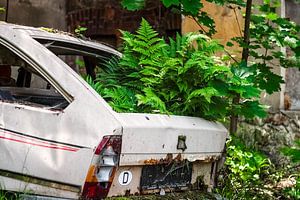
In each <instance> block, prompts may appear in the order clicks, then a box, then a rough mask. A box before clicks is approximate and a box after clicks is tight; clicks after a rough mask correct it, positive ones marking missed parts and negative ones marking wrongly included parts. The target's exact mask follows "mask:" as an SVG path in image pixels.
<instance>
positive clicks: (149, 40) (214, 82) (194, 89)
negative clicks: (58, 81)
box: [87, 19, 264, 120]
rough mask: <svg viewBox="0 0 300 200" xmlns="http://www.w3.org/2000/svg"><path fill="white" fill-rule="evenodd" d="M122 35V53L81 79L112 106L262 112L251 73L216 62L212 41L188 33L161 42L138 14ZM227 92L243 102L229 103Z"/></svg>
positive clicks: (201, 113)
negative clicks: (138, 22)
mask: <svg viewBox="0 0 300 200" xmlns="http://www.w3.org/2000/svg"><path fill="white" fill-rule="evenodd" d="M122 34H123V37H122V39H123V45H122V51H123V56H122V57H121V58H112V59H111V60H109V61H107V62H106V63H105V64H104V65H103V66H99V67H101V69H100V70H98V71H99V72H98V73H97V78H96V83H95V82H93V81H92V80H91V79H90V78H88V79H87V81H88V82H89V84H90V85H91V86H92V87H93V88H94V89H95V90H96V91H97V92H98V93H99V94H101V95H102V96H103V97H104V98H105V99H106V100H107V101H108V102H109V104H110V105H111V106H112V107H113V109H114V110H116V111H118V112H149V113H157V112H159V113H168V114H178V115H188V116H197V117H204V118H206V119H210V120H223V119H224V118H225V117H227V116H229V115H230V114H231V113H232V112H236V113H241V114H244V116H246V117H253V116H252V115H251V113H255V112H253V110H255V109H257V110H258V111H259V115H261V116H262V114H263V112H264V110H263V108H262V107H261V106H260V104H258V102H257V101H256V99H257V97H258V95H257V94H259V90H257V89H255V86H254V85H253V83H252V80H251V79H250V78H251V76H247V77H245V76H244V73H243V72H242V71H241V70H240V69H245V68H243V66H231V67H229V66H226V65H225V64H224V63H222V61H221V60H222V59H221V58H218V57H217V56H216V55H215V54H216V52H218V51H222V46H221V45H219V44H218V43H217V42H216V41H214V40H211V39H209V38H207V37H206V36H205V35H202V34H197V33H189V34H186V35H183V36H181V35H180V34H177V36H176V38H175V39H171V38H169V42H166V41H165V40H164V39H163V38H160V37H159V36H158V33H157V32H156V31H155V30H153V28H152V27H151V26H150V24H149V23H148V22H147V21H146V20H144V19H143V20H142V22H141V26H140V28H139V29H138V30H137V32H136V33H134V34H133V33H129V32H126V31H123V32H122ZM233 93H239V94H240V96H241V97H242V98H244V100H245V101H244V102H243V103H241V104H240V105H233V104H232V98H233V96H232V94H233ZM255 98H256V99H255Z"/></svg>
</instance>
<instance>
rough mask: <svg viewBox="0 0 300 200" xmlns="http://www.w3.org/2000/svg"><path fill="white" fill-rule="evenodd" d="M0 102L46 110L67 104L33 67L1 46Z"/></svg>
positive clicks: (61, 107)
mask: <svg viewBox="0 0 300 200" xmlns="http://www.w3.org/2000/svg"><path fill="white" fill-rule="evenodd" d="M0 101H6V102H11V103H18V104H26V105H30V106H35V107H43V108H48V109H63V108H65V107H67V106H68V104H69V103H68V102H67V101H66V100H65V99H64V98H63V96H62V95H60V94H59V93H58V92H57V91H56V90H55V89H54V87H52V85H51V84H50V83H49V82H48V81H47V80H46V79H45V78H44V77H43V76H42V75H40V74H39V73H38V72H37V71H36V70H35V69H34V68H33V67H31V66H30V65H29V64H27V63H26V62H24V61H23V60H22V59H20V58H19V56H17V55H16V54H14V53H13V52H12V51H10V50H9V49H8V48H6V47H5V46H3V45H1V44H0Z"/></svg>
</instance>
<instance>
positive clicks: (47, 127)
mask: <svg viewBox="0 0 300 200" xmlns="http://www.w3.org/2000/svg"><path fill="white" fill-rule="evenodd" d="M0 72H1V74H0V84H1V85H0V100H1V101H0V108H1V114H0V131H1V134H0V160H1V161H5V162H0V170H1V171H2V172H6V175H7V176H8V177H18V179H22V178H24V177H25V176H26V177H34V178H36V179H37V180H40V182H42V183H43V184H44V185H51V182H61V183H64V184H69V185H79V186H80V184H81V183H82V182H83V180H84V178H85V172H86V171H87V167H88V166H89V163H90V160H91V156H92V154H93V149H91V148H89V147H85V146H81V145H76V144H72V143H71V142H70V140H69V139H68V138H70V137H72V128H68V126H72V123H71V121H72V120H74V119H72V118H71V117H70V114H69V112H68V111H67V110H68V106H69V105H70V103H72V102H70V101H68V100H67V99H65V97H64V96H62V95H61V94H60V92H59V91H57V90H56V89H55V87H54V86H53V85H51V83H50V82H49V81H48V78H47V77H44V76H43V75H42V74H40V73H39V72H38V71H37V70H36V69H35V68H34V67H33V66H32V65H31V64H30V63H28V62H26V61H25V60H23V59H21V58H20V55H18V54H16V53H15V52H14V49H13V48H12V47H9V46H5V45H3V44H0ZM73 122H74V123H76V122H75V121H73ZM74 136H75V134H74ZM79 172H80V173H79ZM82 172H83V173H82ZM16 174H18V175H20V176H16ZM41 180H43V181H41ZM46 180H47V181H46Z"/></svg>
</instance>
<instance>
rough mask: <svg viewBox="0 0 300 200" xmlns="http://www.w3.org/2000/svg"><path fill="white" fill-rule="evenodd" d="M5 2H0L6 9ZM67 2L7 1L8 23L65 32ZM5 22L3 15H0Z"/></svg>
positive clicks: (39, 0)
mask: <svg viewBox="0 0 300 200" xmlns="http://www.w3.org/2000/svg"><path fill="white" fill-rule="evenodd" d="M6 1H7V0H1V1H0V7H6ZM66 1H67V0H9V7H8V22H10V23H16V24H21V25H28V26H35V27H41V26H43V27H50V28H55V29H59V30H66V28H67V26H66V20H65V16H66ZM0 20H2V21H4V20H5V13H2V14H1V15H0Z"/></svg>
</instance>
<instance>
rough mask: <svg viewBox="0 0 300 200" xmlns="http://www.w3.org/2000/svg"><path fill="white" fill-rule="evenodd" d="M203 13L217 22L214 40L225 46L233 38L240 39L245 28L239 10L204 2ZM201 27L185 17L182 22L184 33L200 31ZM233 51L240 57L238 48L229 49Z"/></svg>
mask: <svg viewBox="0 0 300 200" xmlns="http://www.w3.org/2000/svg"><path fill="white" fill-rule="evenodd" d="M203 5H204V8H203V11H205V12H207V13H208V15H209V16H210V17H212V18H213V19H214V20H215V25H216V31H217V32H216V34H215V35H213V38H214V39H217V40H219V41H220V43H221V44H223V45H225V44H226V42H228V41H229V40H230V38H233V37H239V36H241V35H242V33H241V31H242V30H243V27H244V19H243V16H242V15H241V12H240V11H239V9H238V8H235V11H234V9H230V8H228V7H226V6H224V7H223V6H217V5H216V4H213V3H209V2H203ZM199 29H200V28H199V25H197V23H196V22H195V21H194V20H193V19H191V18H189V17H185V18H184V19H183V21H182V33H187V32H195V31H198V30H199ZM227 49H228V50H231V53H232V54H235V55H236V56H238V57H239V56H240V55H241V54H240V53H241V49H240V48H238V47H237V46H234V47H232V48H229V47H227Z"/></svg>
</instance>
